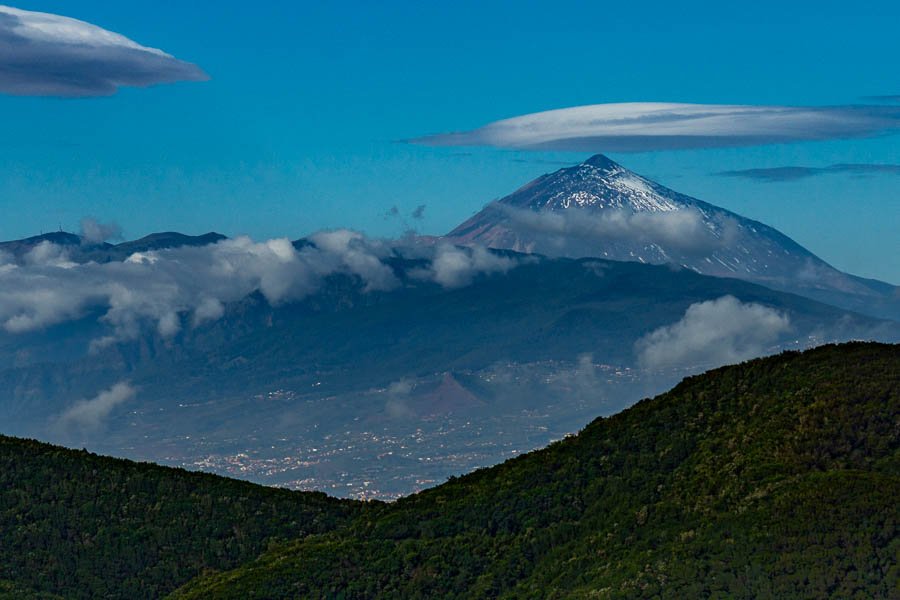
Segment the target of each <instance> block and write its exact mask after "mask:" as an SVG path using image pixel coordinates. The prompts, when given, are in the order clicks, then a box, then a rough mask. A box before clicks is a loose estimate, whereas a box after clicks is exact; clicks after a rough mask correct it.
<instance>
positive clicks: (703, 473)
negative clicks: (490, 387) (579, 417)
mask: <svg viewBox="0 0 900 600" xmlns="http://www.w3.org/2000/svg"><path fill="white" fill-rule="evenodd" d="M0 461H2V462H0V482H2V485H0V598H5V597H6V596H4V595H3V594H4V593H6V594H7V595H9V594H12V593H13V592H12V591H10V592H7V591H6V590H15V589H22V590H25V593H27V594H30V595H26V596H18V597H26V598H53V597H61V598H155V597H161V596H165V595H166V594H170V595H169V597H170V598H172V599H188V598H191V599H193V598H204V599H207V598H223V599H224V598H235V599H237V598H241V599H243V598H335V599H351V598H535V599H537V598H541V599H545V598H673V599H674V598H747V599H750V598H825V597H841V598H900V503H898V501H897V499H898V498H900V346H890V345H882V344H864V343H852V344H844V345H840V346H824V347H820V348H817V349H815V350H811V351H807V352H805V353H796V352H791V353H784V354H781V355H778V356H772V357H768V358H763V359H757V360H753V361H749V362H746V363H743V364H740V365H735V366H730V367H723V368H720V369H716V370H714V371H710V372H708V373H705V374H703V375H700V376H696V377H690V378H687V379H685V380H684V381H683V382H682V383H680V384H679V385H678V386H676V387H675V388H674V389H672V390H671V391H669V392H668V393H666V394H663V395H661V396H658V397H656V398H654V399H649V400H644V401H642V402H639V403H637V404H636V405H634V406H633V407H631V408H629V409H627V410H625V411H623V412H621V413H619V414H617V415H615V416H613V417H610V418H606V419H597V420H595V421H594V422H592V423H591V424H589V425H588V426H587V427H586V428H585V429H584V430H583V431H581V432H580V433H579V434H578V435H576V436H572V437H569V438H566V439H565V440H562V441H560V442H557V443H555V444H553V445H551V446H550V447H548V448H545V449H543V450H539V451H535V452H532V453H529V454H527V455H524V456H521V457H518V458H516V459H512V460H509V461H507V462H505V463H503V464H501V465H498V466H496V467H492V468H489V469H482V470H479V471H476V472H474V473H471V474H469V475H466V476H464V477H459V478H455V479H451V480H450V481H449V482H447V483H445V484H443V485H440V486H438V487H435V488H433V489H430V490H427V491H425V492H422V493H419V494H416V495H413V496H410V497H407V498H404V499H402V500H399V501H397V502H394V503H391V504H385V503H354V502H349V501H337V500H333V499H329V498H327V497H325V496H324V495H321V494H307V493H291V492H286V491H282V490H274V489H267V488H261V487H259V486H254V485H251V484H247V483H241V482H237V481H232V480H228V479H223V478H218V477H213V476H209V475H202V474H196V473H187V472H185V471H180V470H174V469H166V468H162V467H155V466H150V465H144V464H135V463H129V462H127V461H121V460H115V459H109V458H103V457H99V456H95V455H92V454H89V453H86V452H77V451H70V450H64V449H61V448H56V447H52V446H47V445H43V444H38V443H36V442H30V441H23V440H17V439H11V438H0ZM4 586H5V587H4ZM16 586H19V588H17V587H16ZM176 588H177V589H176ZM54 594H55V595H56V596H54ZM10 597H12V596H10Z"/></svg>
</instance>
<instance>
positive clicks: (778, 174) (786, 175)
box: [714, 164, 900, 183]
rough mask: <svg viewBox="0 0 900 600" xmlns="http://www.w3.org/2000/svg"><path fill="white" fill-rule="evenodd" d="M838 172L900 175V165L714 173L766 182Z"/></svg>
mask: <svg viewBox="0 0 900 600" xmlns="http://www.w3.org/2000/svg"><path fill="white" fill-rule="evenodd" d="M836 173H850V174H854V175H877V174H881V173H884V174H893V175H900V165H873V164H838V165H831V166H828V167H821V168H818V167H773V168H769V169H742V170H738V171H720V172H719V173H714V175H720V176H722V177H741V178H743V179H750V180H752V181H762V182H765V183H777V182H781V181H796V180H798V179H805V178H807V177H815V176H817V175H832V174H836Z"/></svg>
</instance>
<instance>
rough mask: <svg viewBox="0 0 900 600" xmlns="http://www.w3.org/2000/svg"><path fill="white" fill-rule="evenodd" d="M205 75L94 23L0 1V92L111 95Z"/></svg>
mask: <svg viewBox="0 0 900 600" xmlns="http://www.w3.org/2000/svg"><path fill="white" fill-rule="evenodd" d="M207 79H209V76H208V75H207V74H206V73H204V72H203V70H202V69H200V67H198V66H197V65H194V64H191V63H188V62H184V61H181V60H178V59H177V58H175V57H174V56H172V55H170V54H166V53H165V52H163V51H162V50H158V49H156V48H148V47H146V46H142V45H140V44H138V43H136V42H134V41H132V40H130V39H128V38H126V37H125V36H123V35H120V34H118V33H114V32H112V31H107V30H106V29H103V28H101V27H97V26H96V25H92V24H90V23H86V22H84V21H79V20H77V19H72V18H69V17H63V16H59V15H54V14H49V13H40V12H32V11H27V10H20V9H17V8H12V7H10V6H3V5H0V93H4V94H11V95H15V96H63V97H90V96H110V95H112V94H115V93H116V91H117V90H118V88H119V87H120V86H133V87H147V86H151V85H155V84H158V83H173V82H176V81H205V80H207Z"/></svg>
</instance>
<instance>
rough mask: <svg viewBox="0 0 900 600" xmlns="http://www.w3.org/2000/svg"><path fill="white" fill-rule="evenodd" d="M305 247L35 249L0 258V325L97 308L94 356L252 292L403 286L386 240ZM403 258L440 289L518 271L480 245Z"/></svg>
mask: <svg viewBox="0 0 900 600" xmlns="http://www.w3.org/2000/svg"><path fill="white" fill-rule="evenodd" d="M309 240H310V241H311V242H312V243H311V244H308V245H306V246H303V247H301V248H300V249H299V250H298V249H297V248H295V247H294V245H293V244H292V243H291V242H290V241H289V240H288V239H271V240H267V241H264V242H254V241H253V240H251V239H250V238H247V237H238V238H235V239H229V240H222V241H220V242H218V243H216V244H210V245H206V246H181V247H178V248H170V249H165V250H157V251H149V252H141V253H135V254H132V255H131V256H129V257H128V258H127V259H126V260H124V261H122V262H109V263H102V264H98V263H94V262H88V263H84V264H76V263H73V262H71V261H69V260H68V255H67V253H66V249H65V248H64V247H61V246H57V245H54V244H51V243H49V242H43V243H41V244H39V245H37V246H35V247H34V248H33V249H32V250H31V251H30V252H29V253H28V254H27V255H26V256H25V257H24V259H23V261H22V262H21V263H20V264H15V263H13V262H12V260H13V259H12V257H9V258H5V257H0V328H2V329H5V330H6V331H7V332H9V333H23V332H26V331H33V330H39V329H43V328H46V327H48V326H51V325H55V324H58V323H63V322H66V321H70V320H75V319H79V318H81V317H83V316H85V315H87V314H88V313H89V312H91V311H99V312H100V313H101V314H102V315H103V316H102V317H101V321H102V322H104V323H105V324H106V325H107V326H108V328H109V331H108V332H106V333H104V335H103V336H102V337H99V338H97V339H95V340H94V341H93V342H92V348H93V349H99V348H102V347H104V346H106V345H108V344H111V343H115V342H117V341H121V340H126V339H132V338H134V337H136V336H137V335H138V334H139V333H140V332H141V331H144V330H145V329H146V328H147V327H151V328H153V329H155V331H156V332H157V333H158V334H159V335H160V336H162V337H164V338H170V337H172V336H174V335H177V334H178V333H179V332H180V331H181V330H182V329H183V328H184V327H196V326H198V325H201V324H203V323H207V322H210V321H214V320H216V319H219V318H221V317H222V316H223V315H224V313H225V305H227V304H228V303H229V302H236V301H238V300H240V299H242V298H244V297H246V296H247V295H248V294H251V293H253V292H255V291H259V292H260V293H261V294H262V295H263V296H264V297H265V298H266V300H267V301H268V302H269V303H270V304H272V305H279V304H282V303H286V302H292V301H297V300H302V299H303V298H305V297H307V296H309V295H311V294H315V293H316V292H318V291H319V290H320V289H321V287H322V286H323V284H324V282H325V281H326V279H327V278H328V277H329V276H331V275H334V274H344V275H350V276H354V277H356V278H358V280H359V281H360V282H361V284H362V289H363V291H364V292H373V291H390V290H393V289H395V288H397V287H399V286H400V285H401V282H400V281H399V279H397V277H396V276H395V275H394V272H393V270H392V269H391V267H390V266H388V265H387V264H386V263H385V262H384V261H385V259H387V258H388V257H390V256H392V255H393V253H394V250H393V249H392V247H391V245H390V244H389V243H388V242H386V241H379V240H370V239H368V238H366V237H365V236H363V235H362V234H361V233H358V232H354V231H348V230H336V231H326V232H319V233H315V234H313V235H311V236H310V237H309ZM410 251H411V252H413V253H418V254H419V255H421V256H420V258H424V259H425V260H431V259H433V260H432V261H431V267H429V268H423V269H420V270H419V272H418V273H417V275H416V276H417V277H418V278H420V279H426V280H432V281H436V282H438V283H439V284H441V285H444V286H447V287H457V286H460V285H465V284H467V283H468V282H470V281H471V279H472V278H473V277H474V276H475V275H476V274H478V273H503V272H506V271H507V270H509V269H510V268H512V267H513V266H514V265H515V264H516V261H515V260H513V259H510V258H506V257H503V256H498V255H496V254H493V253H491V252H489V251H487V250H485V249H484V248H476V249H457V248H454V247H452V246H447V245H441V246H439V247H437V248H424V249H423V248H420V249H411V250H410ZM4 263H8V264H4Z"/></svg>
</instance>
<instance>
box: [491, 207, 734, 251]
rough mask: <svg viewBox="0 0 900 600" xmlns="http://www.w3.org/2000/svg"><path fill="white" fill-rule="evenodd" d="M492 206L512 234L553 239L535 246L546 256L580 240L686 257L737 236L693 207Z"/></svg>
mask: <svg viewBox="0 0 900 600" xmlns="http://www.w3.org/2000/svg"><path fill="white" fill-rule="evenodd" d="M493 206H494V207H495V208H496V209H497V210H500V211H502V212H503V213H504V214H505V215H506V216H507V217H508V218H509V222H510V228H511V229H512V230H513V231H516V232H520V233H521V232H528V233H532V234H538V235H540V234H545V235H547V236H549V237H548V239H547V240H541V241H546V242H547V244H540V249H538V247H537V246H536V248H535V251H541V252H545V251H546V249H545V246H546V248H554V247H555V248H556V252H557V253H560V252H564V251H565V249H566V248H567V247H568V246H569V245H570V244H573V243H574V244H576V245H577V244H578V243H580V242H582V241H588V242H598V241H603V242H617V241H620V242H629V243H641V244H657V245H659V246H661V247H663V248H665V249H667V250H675V251H678V252H681V253H688V254H689V253H696V252H711V251H713V250H715V249H717V248H721V247H723V246H726V245H728V244H729V243H730V242H731V241H733V239H734V236H735V235H736V234H737V231H738V225H737V223H736V222H734V221H733V220H732V219H725V220H724V221H723V222H722V223H721V224H720V225H719V226H717V227H716V228H710V227H707V226H706V225H705V224H704V221H703V215H701V214H700V212H699V211H698V210H696V209H693V208H686V209H682V210H671V211H661V212H650V211H644V212H636V213H635V212H631V211H627V210H614V209H610V210H606V211H603V212H602V213H596V212H591V211H589V210H586V209H579V208H575V207H572V208H568V209H566V210H564V211H542V212H536V211H533V210H528V209H520V208H515V207H511V206H507V205H504V204H500V203H496V204H494V205H493ZM533 239H538V238H533Z"/></svg>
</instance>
